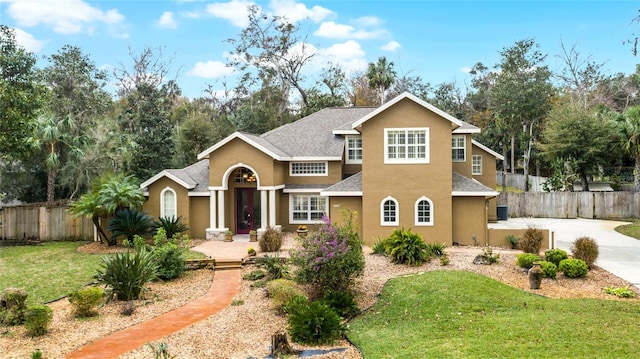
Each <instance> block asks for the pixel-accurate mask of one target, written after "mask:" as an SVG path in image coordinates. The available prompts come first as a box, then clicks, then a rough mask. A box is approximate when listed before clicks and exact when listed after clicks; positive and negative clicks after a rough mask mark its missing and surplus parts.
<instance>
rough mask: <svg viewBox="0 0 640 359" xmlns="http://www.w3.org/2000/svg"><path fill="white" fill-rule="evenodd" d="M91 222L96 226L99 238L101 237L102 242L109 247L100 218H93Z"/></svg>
mask: <svg viewBox="0 0 640 359" xmlns="http://www.w3.org/2000/svg"><path fill="white" fill-rule="evenodd" d="M91 221H92V222H93V225H94V226H96V229H97V230H98V237H100V242H102V243H106V244H107V245H109V240H108V237H107V234H106V233H105V232H104V229H102V226H101V225H100V217H98V216H93V217H91Z"/></svg>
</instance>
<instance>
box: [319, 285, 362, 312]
mask: <svg viewBox="0 0 640 359" xmlns="http://www.w3.org/2000/svg"><path fill="white" fill-rule="evenodd" d="M320 300H321V302H322V303H324V304H326V305H328V306H329V307H331V308H333V310H335V312H336V313H338V315H339V316H341V317H342V318H352V317H354V316H356V315H357V314H358V313H360V309H359V308H358V303H356V300H355V296H354V294H353V291H351V290H328V291H326V292H325V293H324V295H323V296H322V299H320Z"/></svg>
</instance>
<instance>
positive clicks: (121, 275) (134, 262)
mask: <svg viewBox="0 0 640 359" xmlns="http://www.w3.org/2000/svg"><path fill="white" fill-rule="evenodd" d="M157 271H158V267H157V264H156V261H155V258H154V255H153V252H149V251H146V250H145V249H144V248H141V249H139V250H136V251H135V252H133V253H130V252H125V253H118V254H116V255H114V256H113V257H104V258H103V259H102V265H101V268H100V269H98V274H97V275H96V278H97V279H98V280H99V281H100V282H102V283H104V284H105V285H106V286H107V287H109V288H111V290H112V292H111V295H113V296H115V297H116V299H117V300H133V299H138V298H139V297H140V294H142V293H143V292H144V290H145V289H146V286H145V285H146V284H147V283H148V282H150V281H152V280H154V279H156V276H157Z"/></svg>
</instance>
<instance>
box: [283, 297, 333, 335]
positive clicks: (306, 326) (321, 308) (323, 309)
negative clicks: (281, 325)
mask: <svg viewBox="0 0 640 359" xmlns="http://www.w3.org/2000/svg"><path fill="white" fill-rule="evenodd" d="M287 308H288V309H290V310H291V312H289V318H288V319H289V335H290V336H291V339H292V340H293V341H295V342H297V343H301V344H311V345H318V344H332V343H333V342H335V340H336V339H338V338H340V337H341V336H342V334H343V333H344V326H343V325H342V323H341V319H340V316H339V315H338V314H337V313H336V312H335V311H334V310H333V309H332V308H331V307H329V306H328V305H326V304H324V303H322V302H320V301H316V302H311V303H308V304H306V305H305V304H303V303H299V304H298V305H294V306H291V307H287Z"/></svg>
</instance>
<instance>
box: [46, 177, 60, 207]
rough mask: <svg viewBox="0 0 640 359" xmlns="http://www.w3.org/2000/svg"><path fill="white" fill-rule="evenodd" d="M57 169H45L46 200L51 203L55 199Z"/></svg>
mask: <svg viewBox="0 0 640 359" xmlns="http://www.w3.org/2000/svg"><path fill="white" fill-rule="evenodd" d="M56 172H58V171H57V170H48V171H47V202H49V203H51V202H53V200H54V199H55V193H56V192H55V191H56Z"/></svg>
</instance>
